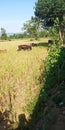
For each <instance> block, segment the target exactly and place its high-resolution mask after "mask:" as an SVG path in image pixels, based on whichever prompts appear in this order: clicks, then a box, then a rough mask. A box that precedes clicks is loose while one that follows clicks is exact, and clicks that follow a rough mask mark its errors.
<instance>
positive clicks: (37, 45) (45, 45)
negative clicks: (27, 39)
mask: <svg viewBox="0 0 65 130" xmlns="http://www.w3.org/2000/svg"><path fill="white" fill-rule="evenodd" d="M31 44H32V47H48V42H40V43H31Z"/></svg>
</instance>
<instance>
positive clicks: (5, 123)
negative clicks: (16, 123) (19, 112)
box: [0, 110, 13, 130]
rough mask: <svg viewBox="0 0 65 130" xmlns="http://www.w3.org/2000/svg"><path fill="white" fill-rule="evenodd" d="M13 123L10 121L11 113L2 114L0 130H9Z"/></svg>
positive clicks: (0, 113)
mask: <svg viewBox="0 0 65 130" xmlns="http://www.w3.org/2000/svg"><path fill="white" fill-rule="evenodd" d="M12 123H13V122H11V121H10V119H9V111H8V110H5V111H4V112H0V130H8V129H9V128H10V126H11V124H12Z"/></svg>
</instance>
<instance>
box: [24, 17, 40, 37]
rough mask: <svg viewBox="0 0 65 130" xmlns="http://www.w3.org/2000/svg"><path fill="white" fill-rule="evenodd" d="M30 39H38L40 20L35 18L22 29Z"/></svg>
mask: <svg viewBox="0 0 65 130" xmlns="http://www.w3.org/2000/svg"><path fill="white" fill-rule="evenodd" d="M22 29H23V30H24V31H25V32H26V33H27V34H28V35H30V37H31V38H32V37H33V38H35V39H37V38H38V32H39V30H40V20H39V19H36V18H34V17H31V19H30V20H28V21H27V22H26V23H24V25H23V28H22Z"/></svg>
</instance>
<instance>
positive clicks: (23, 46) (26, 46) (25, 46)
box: [18, 44, 32, 51]
mask: <svg viewBox="0 0 65 130" xmlns="http://www.w3.org/2000/svg"><path fill="white" fill-rule="evenodd" d="M20 50H32V46H31V45H26V44H25V45H19V46H18V51H20Z"/></svg>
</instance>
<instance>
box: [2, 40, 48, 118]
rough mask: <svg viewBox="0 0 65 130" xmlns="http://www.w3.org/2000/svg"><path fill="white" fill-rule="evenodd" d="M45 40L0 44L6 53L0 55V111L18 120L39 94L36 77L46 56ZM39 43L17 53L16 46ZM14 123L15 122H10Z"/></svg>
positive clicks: (38, 84) (37, 78)
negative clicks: (8, 112) (7, 111)
mask: <svg viewBox="0 0 65 130" xmlns="http://www.w3.org/2000/svg"><path fill="white" fill-rule="evenodd" d="M47 41H48V39H40V40H39V41H30V40H29V39H23V40H14V41H5V42H0V49H1V50H2V49H6V50H7V53H0V110H3V111H4V110H5V109H6V108H7V109H8V110H10V111H12V113H13V118H15V116H14V115H15V114H16V116H17V117H18V115H19V114H21V113H23V112H24V111H25V114H28V115H29V113H28V112H27V110H24V109H23V108H25V106H26V105H28V104H29V103H30V102H31V101H32V100H34V98H35V97H37V95H38V94H39V92H40V83H39V76H40V75H41V72H42V68H43V67H42V68H41V65H42V63H43V60H45V58H46V56H47V47H46V46H45V45H44V44H45V43H46V42H47ZM32 42H34V43H42V42H43V45H42V44H40V45H41V46H37V47H33V48H32V50H31V51H29V50H26V51H23V50H21V51H17V49H18V45H19V44H30V43H32ZM13 120H15V119H13Z"/></svg>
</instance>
